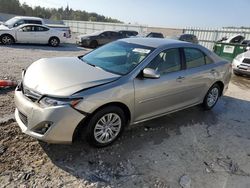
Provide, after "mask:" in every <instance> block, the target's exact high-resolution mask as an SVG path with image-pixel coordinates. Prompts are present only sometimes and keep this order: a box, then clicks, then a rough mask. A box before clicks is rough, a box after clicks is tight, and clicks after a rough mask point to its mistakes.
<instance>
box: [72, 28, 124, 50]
mask: <svg viewBox="0 0 250 188" xmlns="http://www.w3.org/2000/svg"><path fill="white" fill-rule="evenodd" d="M121 38H122V35H121V34H120V33H118V32H116V31H98V32H95V33H92V34H89V35H79V36H78V37H77V38H76V43H77V44H78V45H80V46H84V47H90V48H97V47H98V46H101V45H104V44H107V43H109V42H112V41H115V40H118V39H121Z"/></svg>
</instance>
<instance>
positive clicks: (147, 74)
mask: <svg viewBox="0 0 250 188" xmlns="http://www.w3.org/2000/svg"><path fill="white" fill-rule="evenodd" d="M143 77H144V78H151V79H158V78H160V74H159V73H158V72H157V71H156V70H154V69H151V68H145V69H144V70H143Z"/></svg>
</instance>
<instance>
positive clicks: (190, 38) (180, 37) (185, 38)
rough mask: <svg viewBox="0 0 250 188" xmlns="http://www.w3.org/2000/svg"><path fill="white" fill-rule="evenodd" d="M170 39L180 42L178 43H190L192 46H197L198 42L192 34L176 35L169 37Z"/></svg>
mask: <svg viewBox="0 0 250 188" xmlns="http://www.w3.org/2000/svg"><path fill="white" fill-rule="evenodd" d="M168 38H170V39H175V40H180V41H185V42H191V43H193V44H198V43H199V41H198V39H197V37H196V36H195V35H192V34H182V35H177V36H171V37H168Z"/></svg>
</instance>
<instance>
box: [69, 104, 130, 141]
mask: <svg viewBox="0 0 250 188" xmlns="http://www.w3.org/2000/svg"><path fill="white" fill-rule="evenodd" d="M108 106H116V107H119V108H121V109H122V110H123V112H124V113H125V117H126V125H129V123H130V121H131V112H130V109H129V107H128V106H127V105H126V104H124V103H122V102H110V103H106V104H104V105H102V106H100V107H98V108H97V109H96V110H94V111H93V112H92V113H91V114H89V115H87V117H85V118H84V119H83V120H82V121H81V122H80V123H79V124H78V125H77V127H76V128H75V131H74V133H73V137H72V140H73V141H74V140H75V139H76V138H77V137H79V135H80V133H81V132H82V131H84V129H85V128H86V126H87V125H86V124H87V123H88V121H89V120H90V119H91V117H92V116H93V115H94V114H95V113H97V112H98V111H100V110H102V109H103V108H106V107H108Z"/></svg>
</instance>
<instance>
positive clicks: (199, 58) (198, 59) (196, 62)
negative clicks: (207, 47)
mask: <svg viewBox="0 0 250 188" xmlns="http://www.w3.org/2000/svg"><path fill="white" fill-rule="evenodd" d="M184 54H185V57H186V65H187V69H190V68H195V67H200V66H202V65H205V64H206V62H205V56H204V54H203V53H202V52H201V51H200V50H197V49H194V48H184Z"/></svg>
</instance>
